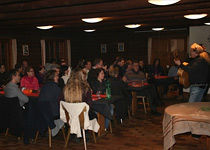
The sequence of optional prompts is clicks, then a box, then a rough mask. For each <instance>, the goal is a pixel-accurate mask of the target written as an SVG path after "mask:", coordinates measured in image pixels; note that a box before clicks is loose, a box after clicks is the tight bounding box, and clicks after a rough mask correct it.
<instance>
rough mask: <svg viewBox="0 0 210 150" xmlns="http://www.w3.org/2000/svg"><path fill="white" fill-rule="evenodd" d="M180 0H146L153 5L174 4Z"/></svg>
mask: <svg viewBox="0 0 210 150" xmlns="http://www.w3.org/2000/svg"><path fill="white" fill-rule="evenodd" d="M179 1H180V0H148V2H149V3H150V4H154V5H161V6H164V5H172V4H175V3H177V2H179Z"/></svg>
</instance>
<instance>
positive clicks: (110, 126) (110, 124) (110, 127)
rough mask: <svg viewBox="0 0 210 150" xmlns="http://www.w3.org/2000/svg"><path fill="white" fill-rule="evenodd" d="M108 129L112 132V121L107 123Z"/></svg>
mask: <svg viewBox="0 0 210 150" xmlns="http://www.w3.org/2000/svg"><path fill="white" fill-rule="evenodd" d="M109 129H110V132H111V133H112V123H111V121H110V123H109Z"/></svg>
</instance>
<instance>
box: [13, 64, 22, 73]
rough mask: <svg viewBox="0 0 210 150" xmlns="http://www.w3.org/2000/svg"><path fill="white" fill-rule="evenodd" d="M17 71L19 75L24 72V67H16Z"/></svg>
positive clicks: (18, 65) (17, 65)
mask: <svg viewBox="0 0 210 150" xmlns="http://www.w3.org/2000/svg"><path fill="white" fill-rule="evenodd" d="M15 70H17V71H18V72H19V73H22V72H23V67H22V66H21V65H20V64H16V65H15Z"/></svg>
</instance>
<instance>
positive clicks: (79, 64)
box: [76, 59, 85, 69]
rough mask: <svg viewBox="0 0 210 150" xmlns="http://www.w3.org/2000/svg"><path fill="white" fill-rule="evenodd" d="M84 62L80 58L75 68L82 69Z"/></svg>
mask: <svg viewBox="0 0 210 150" xmlns="http://www.w3.org/2000/svg"><path fill="white" fill-rule="evenodd" d="M84 62H85V60H84V59H80V60H79V62H78V64H77V67H76V68H79V69H83V68H84V67H85V65H84Z"/></svg>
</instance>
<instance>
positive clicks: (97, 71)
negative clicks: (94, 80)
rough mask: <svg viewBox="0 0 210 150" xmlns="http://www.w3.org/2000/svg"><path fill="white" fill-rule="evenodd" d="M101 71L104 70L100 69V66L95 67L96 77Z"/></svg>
mask: <svg viewBox="0 0 210 150" xmlns="http://www.w3.org/2000/svg"><path fill="white" fill-rule="evenodd" d="M101 71H103V72H104V69H102V68H97V69H96V70H95V73H96V75H97V77H98V75H99V74H100V72H101Z"/></svg>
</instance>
